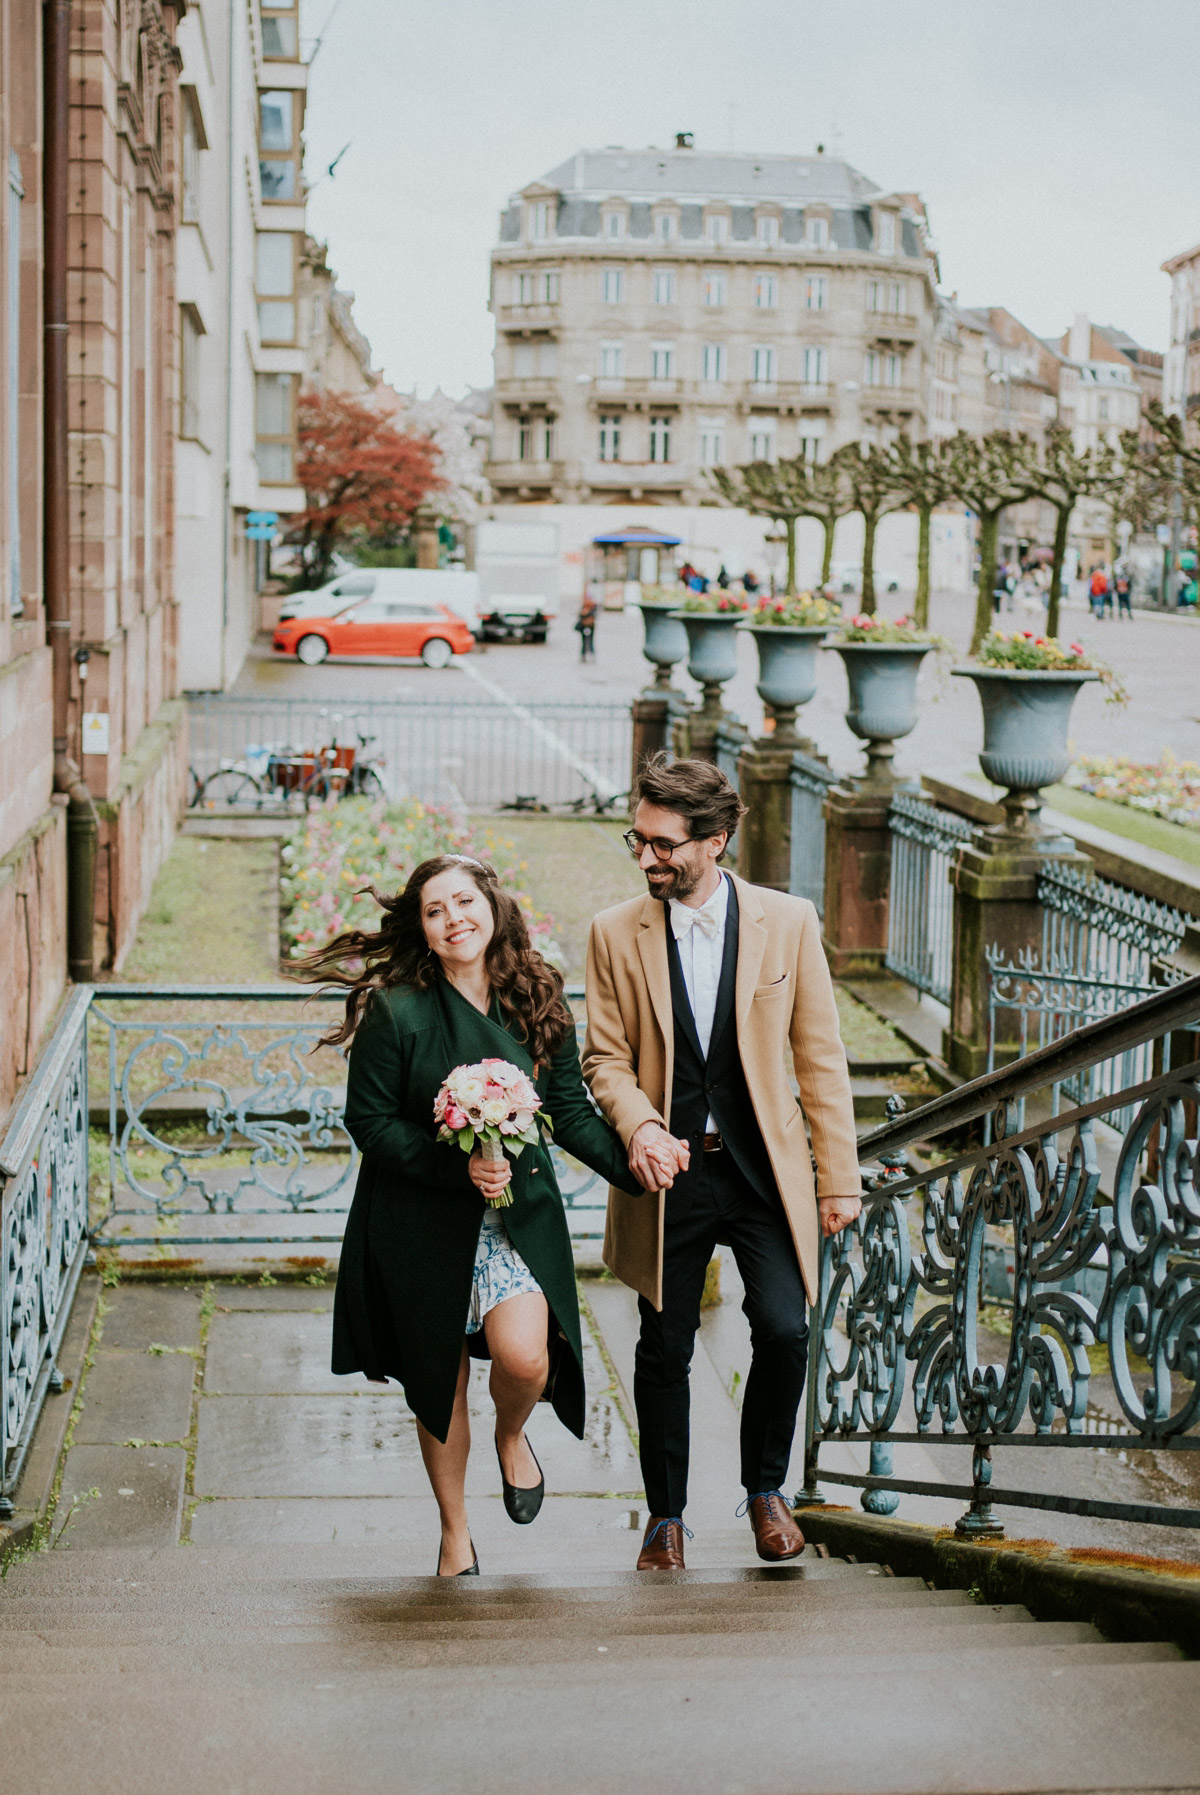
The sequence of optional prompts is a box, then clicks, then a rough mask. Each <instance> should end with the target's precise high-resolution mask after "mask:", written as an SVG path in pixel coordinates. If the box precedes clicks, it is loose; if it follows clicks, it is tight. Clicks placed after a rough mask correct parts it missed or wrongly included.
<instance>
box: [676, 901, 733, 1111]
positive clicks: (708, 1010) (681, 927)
mask: <svg viewBox="0 0 1200 1795" xmlns="http://www.w3.org/2000/svg"><path fill="white" fill-rule="evenodd" d="M670 910H671V933H672V934H673V935H674V937H675V940H676V942H677V943H678V946H679V964H680V967H681V969H682V972H683V982H684V985H685V986H686V987H687V994H688V1002H689V1003H690V1004H691V1006H692V1018H693V1020H694V1022H695V1024H696V1038H697V1040H698V1041H699V1042H700V1051H701V1053H703V1055H704V1057H705V1059H707V1058H708V1048H709V1043H710V1041H711V1040H712V1031H713V1022H714V1020H715V1018H716V1014H717V988H718V986H719V985H720V982H721V962H722V960H723V959H724V957H725V919H726V917H727V915H728V913H729V881H728V879H727V878H726V877H725V874H724V873H722V874H721V882H720V884H719V885H718V886H717V889H716V890H715V891H714V892H713V894H712V896H711V897H710V898H709V899H708V901H707V903H704V904H701V905H699V906H698V907H697V908H695V909H693V908H692V906H691V905H690V904H683V903H680V901H679V899H678V898H672V899H671V902H670ZM704 1128H705V1132H706V1133H707V1134H715V1133H716V1132H717V1125H716V1123H715V1121H714V1120H713V1118H712V1116H711V1115H710V1116H709V1117H708V1120H707V1121H706V1122H705V1124H704Z"/></svg>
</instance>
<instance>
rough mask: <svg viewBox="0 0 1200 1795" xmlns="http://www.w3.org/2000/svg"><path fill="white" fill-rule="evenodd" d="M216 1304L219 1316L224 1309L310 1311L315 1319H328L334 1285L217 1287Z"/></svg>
mask: <svg viewBox="0 0 1200 1795" xmlns="http://www.w3.org/2000/svg"><path fill="white" fill-rule="evenodd" d="M213 1301H214V1302H215V1304H216V1307H217V1312H218V1314H219V1313H220V1311H221V1310H222V1309H229V1310H238V1309H262V1310H265V1311H268V1312H270V1311H273V1310H277V1309H297V1310H307V1311H308V1312H309V1313H311V1314H313V1315H328V1314H330V1313H331V1312H332V1310H333V1285H332V1284H321V1285H316V1284H259V1283H258V1282H257V1281H255V1282H253V1283H249V1284H217V1285H215V1286H214V1289H213Z"/></svg>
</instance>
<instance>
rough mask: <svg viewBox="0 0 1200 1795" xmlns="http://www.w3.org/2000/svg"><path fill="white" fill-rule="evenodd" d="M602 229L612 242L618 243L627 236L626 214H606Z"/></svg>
mask: <svg viewBox="0 0 1200 1795" xmlns="http://www.w3.org/2000/svg"><path fill="white" fill-rule="evenodd" d="M600 228H601V230H602V231H603V233H604V235H605V236H606V237H608V238H610V239H611V241H612V242H614V243H615V242H617V241H618V240H619V239H620V238H621V237H623V236H624V235H625V214H624V212H605V213H604V214H603V215H602V217H601V220H600Z"/></svg>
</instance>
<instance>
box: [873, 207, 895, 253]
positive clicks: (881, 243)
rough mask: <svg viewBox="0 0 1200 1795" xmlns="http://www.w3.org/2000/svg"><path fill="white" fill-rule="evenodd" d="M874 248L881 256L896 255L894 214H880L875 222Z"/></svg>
mask: <svg viewBox="0 0 1200 1795" xmlns="http://www.w3.org/2000/svg"><path fill="white" fill-rule="evenodd" d="M875 247H876V249H877V250H878V251H879V253H880V255H881V256H894V255H895V253H896V214H895V213H894V212H880V213H879V215H878V216H877V218H876V220H875Z"/></svg>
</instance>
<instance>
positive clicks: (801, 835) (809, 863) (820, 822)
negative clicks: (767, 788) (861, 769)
mask: <svg viewBox="0 0 1200 1795" xmlns="http://www.w3.org/2000/svg"><path fill="white" fill-rule="evenodd" d="M788 778H789V782H790V784H791V788H792V797H791V866H790V870H789V877H788V890H789V891H790V892H791V893H792V895H793V897H803V898H808V899H809V901H810V902H811V903H814V904H815V905H816V906H817V912H818V914H819V915H820V916H822V917H823V916H824V915H825V800H826V798H827V797H828V795H829V789H830V787H831V786H834V785H836V784H837V782H838V776H837V774H836V773H835V772H834V770H833V768H832V767H830V766H827V765H826V763H825V762H824V761H823V760H814V758H813V757H812V755H811V754H804V753H801V752H800V751H799V750H797V752H796V753H795V754H793V756H792V765H791V771H790V773H789V775H788Z"/></svg>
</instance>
